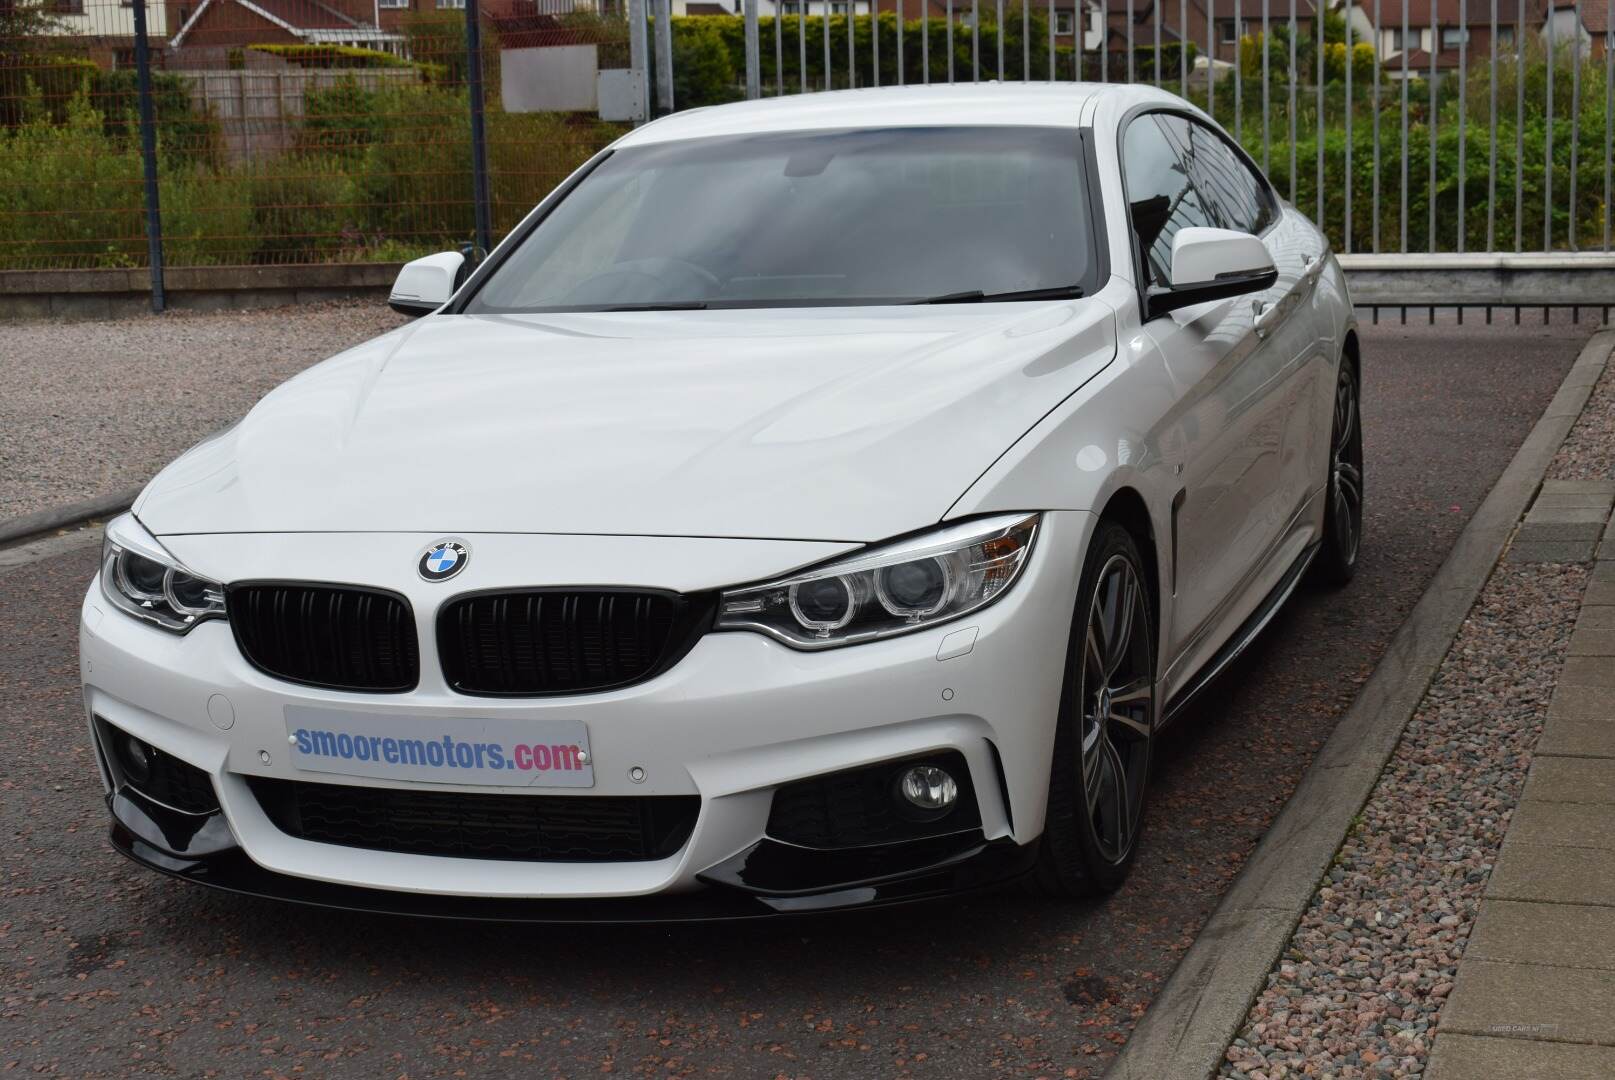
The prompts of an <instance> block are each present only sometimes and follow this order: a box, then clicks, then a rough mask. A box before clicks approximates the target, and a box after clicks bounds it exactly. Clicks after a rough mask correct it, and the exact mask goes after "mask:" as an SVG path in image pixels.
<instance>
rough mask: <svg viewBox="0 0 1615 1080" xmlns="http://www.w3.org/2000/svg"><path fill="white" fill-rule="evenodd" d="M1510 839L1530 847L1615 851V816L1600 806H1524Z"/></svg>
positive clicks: (1512, 824) (1511, 826)
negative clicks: (1546, 846)
mask: <svg viewBox="0 0 1615 1080" xmlns="http://www.w3.org/2000/svg"><path fill="white" fill-rule="evenodd" d="M1508 837H1509V839H1510V840H1518V841H1520V842H1522V843H1526V844H1557V845H1560V846H1563V847H1573V848H1597V849H1598V850H1600V851H1615V814H1612V813H1611V812H1610V808H1609V807H1608V806H1605V805H1601V804H1598V803H1571V802H1522V803H1520V805H1519V808H1518V809H1517V810H1515V811H1514V817H1513V818H1512V819H1511V820H1510V821H1509V826H1508Z"/></svg>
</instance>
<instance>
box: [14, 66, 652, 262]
mask: <svg viewBox="0 0 1615 1080" xmlns="http://www.w3.org/2000/svg"><path fill="white" fill-rule="evenodd" d="M307 104H308V111H309V116H310V126H309V127H308V128H305V130H304V132H303V133H302V136H301V137H300V138H299V140H298V142H297V143H296V144H295V145H294V147H293V149H292V150H291V151H290V152H288V153H286V154H282V155H280V156H277V157H274V158H270V159H268V160H264V161H258V162H248V163H242V164H236V165H226V164H222V163H221V162H220V161H219V160H217V159H215V160H211V161H208V160H201V159H199V158H197V157H196V156H195V155H186V154H177V153H175V154H170V153H167V152H160V158H159V160H160V166H161V175H160V194H161V202H162V214H163V237H164V250H165V253H166V255H167V258H168V261H169V262H170V263H171V264H172V265H175V266H194V265H214V264H251V263H285V262H329V261H356V260H396V259H403V258H412V257H414V256H416V255H420V254H426V253H428V252H431V251H438V250H443V249H445V248H451V247H457V246H459V245H460V244H462V243H464V242H466V241H468V240H470V239H471V236H472V232H473V209H472V205H471V169H470V161H471V154H470V130H469V121H468V119H467V102H466V96H465V93H464V92H463V91H450V90H444V89H441V88H437V87H426V86H402V87H387V88H381V89H376V90H367V89H364V88H362V87H360V86H358V85H357V83H356V81H355V80H352V79H345V80H343V81H342V82H341V83H339V84H338V85H337V86H336V87H333V88H329V89H326V90H322V91H315V92H311V93H310V94H309V95H308V101H307ZM487 120H488V163H489V173H490V190H491V195H492V202H493V215H494V228H495V230H496V232H497V233H498V234H500V235H502V234H503V233H504V232H505V231H507V230H509V229H510V228H512V227H513V226H514V225H515V224H516V222H517V221H519V220H520V219H521V217H522V216H523V215H524V214H526V213H527V211H528V210H530V209H531V208H532V206H533V205H534V204H535V203H537V202H538V201H539V200H540V199H541V198H543V197H544V195H546V194H547V193H548V192H549V191H550V190H551V189H552V188H553V187H554V186H555V185H556V184H558V183H559V182H560V181H561V180H562V179H564V178H565V176H566V175H567V174H568V173H570V172H571V171H572V170H573V169H575V168H577V166H579V165H580V164H582V163H583V162H584V161H585V160H587V158H588V157H589V156H590V155H592V154H594V153H595V152H596V151H598V150H599V149H600V148H601V147H602V146H604V145H605V144H606V143H607V142H609V141H610V140H611V139H613V138H615V137H617V136H618V135H619V134H621V133H622V129H621V128H618V127H616V126H614V125H607V124H600V123H595V122H588V121H585V122H581V123H580V122H576V121H574V120H570V119H568V118H566V117H562V116H557V115H553V114H543V113H520V114H511V113H505V112H502V111H499V110H497V109H494V110H490V111H489V113H488V116H487ZM322 123H323V124H324V125H325V126H324V127H323V128H322V127H321V124H322ZM341 132H345V134H340V135H339V133H341ZM0 190H4V191H8V192H15V193H16V195H15V197H14V198H12V199H11V200H10V201H8V202H7V203H6V204H4V205H0V267H38V266H114V267H116V266H138V265H143V264H144V262H145V257H146V241H145V236H144V215H143V213H142V205H143V204H142V198H143V195H142V187H141V163H140V152H139V144H138V140H137V139H135V138H134V135H133V130H132V128H131V127H127V126H125V125H124V124H123V123H122V122H121V120H119V121H115V120H113V119H112V118H110V117H109V116H108V115H107V114H103V113H102V112H101V111H100V110H99V109H98V108H96V106H95V105H94V104H93V103H92V100H91V97H90V95H89V94H88V93H87V92H84V91H81V92H79V93H78V94H76V95H75V96H73V97H72V98H70V99H69V100H68V102H67V104H66V106H65V107H64V115H63V116H62V117H61V119H59V120H58V119H56V118H54V117H52V116H50V115H47V114H45V113H44V112H43V111H40V112H36V113H35V114H34V115H33V116H32V117H31V118H30V119H28V120H26V121H25V122H23V123H22V124H19V125H18V126H16V127H14V128H11V129H9V130H3V131H0Z"/></svg>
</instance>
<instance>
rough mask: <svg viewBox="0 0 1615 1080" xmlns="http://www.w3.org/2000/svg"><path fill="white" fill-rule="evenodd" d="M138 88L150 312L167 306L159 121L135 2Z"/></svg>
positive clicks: (141, 2) (139, 2)
mask: <svg viewBox="0 0 1615 1080" xmlns="http://www.w3.org/2000/svg"><path fill="white" fill-rule="evenodd" d="M134 17H135V86H136V91H135V92H136V93H137V94H138V95H139V98H140V100H139V105H138V107H137V111H138V113H139V115H140V165H141V181H142V187H143V188H144V192H145V200H146V252H147V255H146V257H147V259H148V260H149V261H150V263H151V310H152V311H153V312H155V313H156V314H159V315H161V314H162V312H163V309H164V308H165V307H167V306H168V298H167V290H166V288H165V286H164V281H163V215H162V205H161V203H160V201H159V198H158V193H157V120H156V116H155V115H154V110H153V108H152V100H151V47H150V44H149V40H150V39H149V37H148V33H147V29H146V0H134Z"/></svg>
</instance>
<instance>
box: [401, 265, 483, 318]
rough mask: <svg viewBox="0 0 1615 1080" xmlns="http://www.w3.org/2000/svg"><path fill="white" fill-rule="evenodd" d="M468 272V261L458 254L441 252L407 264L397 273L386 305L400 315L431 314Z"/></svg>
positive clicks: (441, 304)
mask: <svg viewBox="0 0 1615 1080" xmlns="http://www.w3.org/2000/svg"><path fill="white" fill-rule="evenodd" d="M470 269H471V263H470V261H469V260H468V259H467V258H466V257H465V255H464V254H462V253H461V252H458V251H440V252H438V253H437V254H436V255H428V256H426V257H425V258H421V259H416V260H414V261H413V262H407V263H405V264H404V266H403V269H401V270H399V271H398V278H397V280H395V281H394V282H393V291H392V294H391V295H390V296H388V297H387V306H388V307H390V308H392V309H393V310H394V311H396V312H398V313H399V314H400V315H409V316H412V317H413V316H418V315H430V314H431V313H432V312H434V311H436V310H437V309H438V308H440V307H442V306H443V305H444V304H446V303H448V300H449V297H451V296H453V295H454V290H455V289H457V288H459V287H460V283H461V282H462V281H464V280H465V278H466V275H467V272H468V271H469V270H470Z"/></svg>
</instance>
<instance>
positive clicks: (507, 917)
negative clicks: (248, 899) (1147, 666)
mask: <svg viewBox="0 0 1615 1080" xmlns="http://www.w3.org/2000/svg"><path fill="white" fill-rule="evenodd" d="M124 809H126V810H127V807H125V808H124ZM111 839H112V846H113V847H114V848H115V849H116V850H117V851H118V852H119V853H120V854H122V855H124V856H126V857H128V858H129V859H131V860H133V861H134V862H136V863H138V864H140V865H141V866H144V867H147V868H148V869H152V870H157V871H159V872H161V873H164V874H168V875H169V876H171V877H176V878H179V879H181V880H183V881H189V882H192V883H194V884H197V885H205V886H207V887H209V888H213V889H220V890H223V891H225V892H233V893H239V894H243V895H247V896H259V897H267V898H270V899H275V900H285V901H290V902H292V903H297V904H306V905H310V906H313V907H322V908H329V909H334V910H341V911H362V912H370V913H375V914H386V915H407V916H417V917H424V918H434V919H458V920H470V921H489V922H527V923H597V924H612V923H618V924H634V923H666V922H717V921H732V920H740V919H761V918H778V917H780V916H788V915H809V914H828V913H832V912H842V911H849V910H861V909H869V908H880V907H889V906H892V905H896V904H909V903H915V902H920V901H925V900H935V899H940V898H942V897H946V896H954V895H959V894H962V893H969V892H974V891H979V890H982V889H986V888H991V887H994V886H997V885H1001V884H1004V883H1006V882H1009V881H1013V880H1015V879H1016V878H1018V877H1020V876H1022V875H1024V874H1025V873H1027V872H1028V871H1029V870H1030V869H1031V867H1032V864H1033V862H1034V861H1035V860H1036V854H1037V848H1036V845H1035V844H1030V845H1025V846H1022V845H1018V844H1016V843H1014V842H1013V841H1009V840H1000V841H991V842H984V843H981V844H979V845H977V846H976V847H975V848H974V849H972V850H969V851H966V852H963V853H961V854H959V855H957V856H955V857H953V858H951V859H949V860H948V861H947V863H946V865H943V866H939V867H931V868H926V869H922V870H918V871H916V872H913V873H910V874H907V875H905V876H903V877H900V878H890V879H886V880H882V881H878V882H870V883H856V884H851V885H843V886H839V887H835V888H830V889H825V890H823V891H818V892H811V893H809V892H792V893H791V894H789V895H766V894H760V893H755V892H749V891H746V890H744V889H741V888H734V887H730V886H728V885H726V884H708V885H706V886H704V887H703V888H701V889H699V890H697V891H693V892H684V893H658V894H656V895H653V896H644V897H611V898H607V899H590V900H521V899H503V898H488V897H461V896H444V895H439V894H429V893H408V892H396V891H393V890H391V889H370V888H364V887H362V886H354V885H338V884H333V883H331V882H324V881H315V880H312V879H309V878H301V877H294V876H292V875H289V874H279V873H276V872H274V871H272V870H266V869H264V868H263V867H261V866H259V865H258V864H257V863H255V862H253V861H252V860H251V859H249V858H248V857H247V855H246V853H245V852H243V851H242V850H241V849H240V848H239V847H231V848H228V849H226V850H223V851H215V852H212V853H210V854H207V855H204V856H200V857H188V856H179V855H174V854H172V853H171V852H169V851H166V850H164V849H163V848H161V847H158V846H156V845H154V844H152V843H149V842H148V841H146V840H144V839H142V838H141V837H140V836H138V835H136V834H135V832H133V831H132V830H131V829H130V828H128V827H127V826H126V825H125V824H124V823H123V822H122V821H120V820H118V818H117V817H114V819H113V824H112V835H111Z"/></svg>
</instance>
